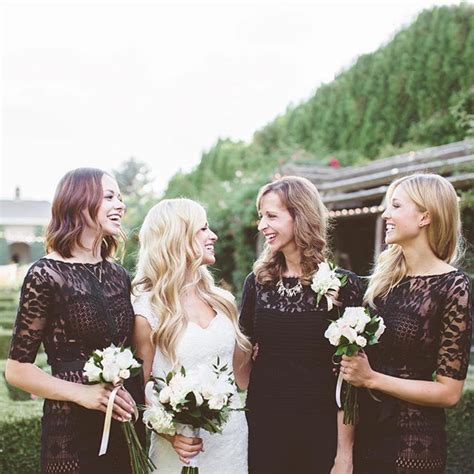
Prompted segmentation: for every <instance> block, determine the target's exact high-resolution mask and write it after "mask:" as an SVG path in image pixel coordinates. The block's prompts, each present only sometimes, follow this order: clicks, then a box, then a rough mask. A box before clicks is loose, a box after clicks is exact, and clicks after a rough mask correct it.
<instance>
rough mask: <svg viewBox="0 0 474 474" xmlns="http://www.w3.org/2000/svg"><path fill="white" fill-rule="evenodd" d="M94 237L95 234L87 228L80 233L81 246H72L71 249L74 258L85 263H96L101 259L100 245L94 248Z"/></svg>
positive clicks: (95, 236) (95, 237)
mask: <svg viewBox="0 0 474 474" xmlns="http://www.w3.org/2000/svg"><path fill="white" fill-rule="evenodd" d="M96 239H97V234H95V233H92V232H90V231H87V230H85V231H83V233H82V235H81V246H77V247H74V249H73V250H72V255H73V256H74V258H75V259H77V260H80V261H82V262H85V263H96V262H97V261H99V260H101V259H102V256H101V253H100V246H99V247H98V248H96V249H94V242H95V241H96Z"/></svg>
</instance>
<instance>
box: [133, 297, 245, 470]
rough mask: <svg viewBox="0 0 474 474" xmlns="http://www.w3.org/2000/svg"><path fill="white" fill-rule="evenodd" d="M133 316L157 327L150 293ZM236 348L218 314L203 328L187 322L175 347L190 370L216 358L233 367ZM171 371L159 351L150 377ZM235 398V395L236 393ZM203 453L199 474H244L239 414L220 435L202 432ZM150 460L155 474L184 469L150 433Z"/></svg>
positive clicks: (228, 324)
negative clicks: (154, 467) (135, 315)
mask: <svg viewBox="0 0 474 474" xmlns="http://www.w3.org/2000/svg"><path fill="white" fill-rule="evenodd" d="M133 307H134V310H135V313H136V314H139V315H141V316H144V317H145V318H146V319H147V320H148V322H149V323H150V326H151V328H152V329H155V328H156V327H157V321H158V320H157V317H156V315H155V314H154V313H153V311H152V308H151V305H150V294H149V293H143V294H141V295H140V296H139V297H138V298H136V300H135V301H134V303H133ZM234 347H235V330H234V327H233V325H232V323H231V322H230V321H229V319H228V318H227V317H226V316H225V315H224V314H221V313H217V314H216V316H215V318H214V319H213V320H212V321H211V323H210V324H209V326H208V327H207V328H206V329H203V328H201V327H200V326H199V325H197V324H195V323H193V322H190V323H189V324H188V327H187V328H186V330H185V332H184V334H183V336H182V338H181V340H180V341H179V343H178V347H177V351H176V353H177V358H178V361H179V363H180V364H181V365H183V366H184V367H185V368H186V369H187V370H191V369H192V368H194V367H195V366H197V365H200V364H203V363H204V364H205V363H209V364H211V363H213V362H215V360H216V357H217V356H219V358H220V360H221V361H222V362H224V363H226V364H227V365H228V367H232V356H233V353H234ZM170 370H171V364H170V362H169V360H168V359H167V358H166V357H165V356H163V354H162V353H161V351H160V350H159V348H157V349H156V352H155V357H154V359H153V366H152V375H153V376H156V377H161V376H163V374H164V373H167V372H169V371H170ZM236 397H237V398H238V395H237V394H236ZM200 437H201V438H202V440H203V447H204V452H201V453H200V454H199V458H198V467H199V473H200V474H247V473H248V465H247V443H248V429H247V421H246V419H245V414H244V412H242V411H234V412H232V413H231V415H230V417H229V420H228V422H227V423H226V425H225V427H224V430H223V432H222V433H221V434H210V433H208V432H207V431H204V430H201V434H200ZM150 457H151V459H152V460H153V462H154V464H155V466H156V467H157V469H156V471H154V472H155V473H158V474H180V472H181V467H182V466H183V465H182V464H181V462H180V461H179V458H178V455H177V454H176V452H175V451H174V449H173V448H172V446H171V444H170V443H169V442H168V441H167V440H166V439H164V438H163V437H161V436H159V435H156V434H155V433H153V434H152V438H151V446H150Z"/></svg>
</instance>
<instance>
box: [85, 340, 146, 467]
mask: <svg viewBox="0 0 474 474" xmlns="http://www.w3.org/2000/svg"><path fill="white" fill-rule="evenodd" d="M140 370H141V365H140V364H139V363H138V361H137V360H136V359H135V358H134V357H133V353H132V351H131V350H130V349H127V348H124V347H116V346H114V345H113V344H112V345H111V346H109V347H107V348H106V349H104V350H96V351H94V352H93V353H92V355H91V357H90V358H89V360H88V361H87V362H86V363H85V365H84V375H85V376H86V378H87V381H88V382H89V383H91V384H94V383H111V384H113V385H114V386H115V388H114V389H113V390H112V392H111V394H110V397H109V401H108V403H107V410H106V414H105V422H104V429H103V432H102V441H101V444H100V450H99V456H102V455H103V454H105V453H106V452H107V446H108V444H109V435H110V423H111V421H112V411H113V406H114V400H115V396H116V394H117V392H118V391H119V390H120V388H121V387H122V386H123V382H124V381H125V380H126V379H128V378H130V377H134V376H135V375H137V374H139V373H140ZM135 418H138V412H137V411H136V412H135ZM122 430H123V433H124V436H125V439H126V440H127V444H128V449H129V453H130V463H131V467H132V472H133V473H135V474H143V473H145V472H148V471H149V470H152V469H155V466H154V464H153V463H152V462H151V460H150V459H149V458H148V456H147V454H146V453H145V451H144V450H143V448H142V446H141V444H140V440H139V439H138V436H137V433H136V431H135V428H134V427H133V424H132V423H131V422H130V421H127V422H124V423H122Z"/></svg>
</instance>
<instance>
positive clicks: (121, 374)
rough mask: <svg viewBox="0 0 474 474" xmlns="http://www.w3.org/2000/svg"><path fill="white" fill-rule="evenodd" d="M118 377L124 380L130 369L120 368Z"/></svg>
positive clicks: (128, 375)
mask: <svg viewBox="0 0 474 474" xmlns="http://www.w3.org/2000/svg"><path fill="white" fill-rule="evenodd" d="M119 377H120V378H121V379H122V380H126V379H128V378H129V377H130V370H128V369H120V371H119Z"/></svg>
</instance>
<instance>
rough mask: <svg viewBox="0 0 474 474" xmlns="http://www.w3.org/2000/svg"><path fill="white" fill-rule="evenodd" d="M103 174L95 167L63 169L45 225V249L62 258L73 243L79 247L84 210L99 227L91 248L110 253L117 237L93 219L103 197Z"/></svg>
mask: <svg viewBox="0 0 474 474" xmlns="http://www.w3.org/2000/svg"><path fill="white" fill-rule="evenodd" d="M104 174H106V173H105V172H104V171H102V170H99V169H96V168H77V169H75V170H72V171H69V172H68V173H66V174H65V175H64V176H63V177H62V179H61V181H59V184H58V186H57V188H56V193H55V195H54V198H53V204H52V207H51V220H50V222H49V224H48V227H47V229H46V235H45V247H46V251H47V252H52V251H56V252H58V253H59V255H61V257H63V258H70V257H72V253H71V252H72V250H73V249H74V247H80V248H83V245H82V244H81V235H82V232H83V230H84V229H85V228H86V227H87V226H88V223H87V214H88V215H89V216H90V219H91V220H92V222H93V223H94V224H95V225H96V227H97V229H98V230H99V232H98V236H97V239H96V241H95V242H94V249H93V250H94V251H95V250H97V249H98V248H99V247H100V252H101V256H102V258H107V257H110V256H112V255H114V253H115V251H116V249H117V245H118V244H117V240H116V238H115V237H114V236H111V235H102V233H101V225H100V223H99V222H98V220H97V214H98V212H99V209H100V206H101V204H102V200H103V199H104V191H103V187H102V176H104ZM122 237H124V236H122Z"/></svg>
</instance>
